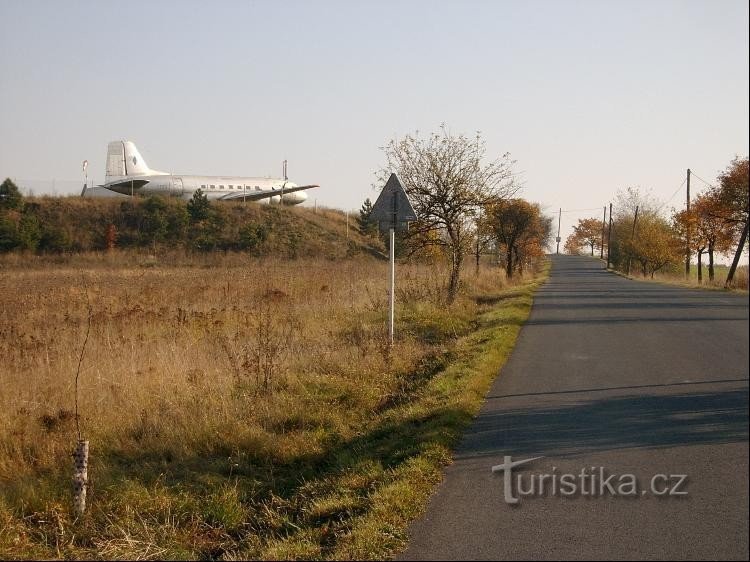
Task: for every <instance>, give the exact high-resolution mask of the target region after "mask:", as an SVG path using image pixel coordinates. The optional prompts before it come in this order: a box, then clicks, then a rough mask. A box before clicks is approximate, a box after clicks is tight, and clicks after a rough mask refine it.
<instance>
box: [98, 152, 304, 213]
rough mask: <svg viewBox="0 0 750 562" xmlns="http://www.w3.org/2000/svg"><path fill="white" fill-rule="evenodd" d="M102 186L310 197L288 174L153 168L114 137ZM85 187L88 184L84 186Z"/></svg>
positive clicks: (289, 200)
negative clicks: (212, 173) (226, 173)
mask: <svg viewBox="0 0 750 562" xmlns="http://www.w3.org/2000/svg"><path fill="white" fill-rule="evenodd" d="M100 187H103V188H105V189H109V190H110V191H114V192H116V193H121V194H123V195H167V196H172V197H180V198H182V199H190V198H191V197H193V194H194V193H195V192H196V191H198V190H201V192H202V193H204V194H205V195H206V197H208V198H209V199H214V200H219V199H220V200H222V201H264V200H265V201H268V202H269V203H283V204H285V205H297V204H299V203H303V202H304V201H306V200H307V194H305V193H304V191H305V190H307V189H312V188H314V187H318V186H317V185H315V184H311V185H297V184H296V183H294V182H290V181H288V180H287V179H286V162H285V163H284V178H270V177H265V178H259V177H241V176H193V175H182V174H180V175H177V174H170V173H167V172H160V171H158V170H152V169H151V168H149V167H148V164H146V161H145V160H144V158H143V156H141V154H140V152H138V149H137V148H136V146H135V144H134V143H132V142H131V141H126V140H121V141H112V142H110V143H109V145H108V146H107V165H106V173H105V182H104V184H103V185H101V186H100ZM84 191H85V188H84Z"/></svg>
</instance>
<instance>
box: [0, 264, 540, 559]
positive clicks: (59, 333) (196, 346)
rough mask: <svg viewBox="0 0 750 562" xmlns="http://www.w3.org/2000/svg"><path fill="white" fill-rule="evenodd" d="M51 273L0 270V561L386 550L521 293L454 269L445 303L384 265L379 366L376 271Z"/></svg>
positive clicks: (429, 282)
mask: <svg viewBox="0 0 750 562" xmlns="http://www.w3.org/2000/svg"><path fill="white" fill-rule="evenodd" d="M13 259H15V258H13ZM72 259H73V261H72V263H74V264H75V267H73V266H71V265H70V263H68V264H65V263H60V264H57V265H54V266H50V265H49V264H48V265H47V266H44V264H43V263H41V262H37V263H35V266H34V267H31V268H28V267H20V264H19V263H18V262H13V261H12V260H11V262H8V261H7V260H6V261H5V262H3V269H4V271H3V274H2V276H0V311H1V313H0V357H2V363H1V364H0V370H1V373H0V380H1V381H2V389H3V390H2V394H1V395H0V491H1V493H0V558H19V557H22V558H47V557H53V558H54V557H65V558H90V557H93V558H214V559H215V558H224V559H232V558H379V557H388V556H391V555H393V554H394V553H396V552H398V551H399V550H400V549H402V548H403V547H404V545H405V541H406V527H407V524H408V523H409V522H410V521H411V520H413V519H414V518H415V517H416V516H418V515H419V514H420V513H421V512H422V511H423V509H424V508H425V506H426V502H427V499H428V497H429V495H430V493H431V491H432V490H433V488H434V486H435V485H436V484H437V483H438V481H439V480H440V478H441V470H442V468H443V467H444V466H445V465H446V463H448V462H450V450H451V447H452V445H453V444H454V443H455V442H456V439H457V438H458V436H459V435H460V433H461V431H462V430H463V429H464V428H465V427H466V424H467V423H468V422H469V421H470V420H471V418H472V417H473V416H474V415H475V413H476V412H477V410H478V408H479V406H480V404H481V402H482V399H483V397H484V395H485V393H486V391H487V389H488V387H489V385H490V383H491V381H492V380H493V379H494V377H495V376H496V375H497V372H498V369H499V368H500V366H501V365H502V364H503V363H504V361H505V360H506V358H507V356H508V354H509V352H510V350H511V348H512V346H513V343H514V341H515V338H516V335H517V333H518V331H519V329H520V326H521V324H522V323H523V322H524V320H525V319H526V317H527V315H528V312H529V308H530V304H531V300H532V293H533V290H534V288H535V287H536V285H537V284H538V282H539V279H540V278H541V277H540V276H538V277H537V278H536V279H526V280H523V281H522V282H521V283H520V284H518V285H511V284H508V283H507V282H506V281H505V280H504V279H503V277H502V274H501V272H500V271H498V269H497V268H492V267H485V268H483V270H482V272H481V273H480V275H478V276H474V273H473V271H472V272H467V275H466V279H467V284H466V286H465V288H464V291H463V292H462V294H461V295H460V297H459V299H458V300H457V302H456V303H454V304H453V305H451V306H447V305H446V304H445V302H444V301H443V294H444V287H443V284H442V279H445V275H444V272H443V271H440V270H439V268H435V267H430V266H415V265H401V266H399V291H398V295H397V297H398V302H399V309H398V330H399V331H398V341H397V343H396V345H395V347H394V348H393V349H392V350H391V349H390V348H389V346H388V345H387V342H386V334H385V329H384V327H385V322H384V321H385V317H386V314H387V304H386V303H387V300H386V281H385V280H386V271H387V269H386V268H387V265H386V264H384V263H383V262H382V261H380V260H375V259H372V258H366V257H359V258H356V259H348V260H343V261H331V260H330V259H300V260H296V261H281V260H273V259H265V260H250V259H246V260H245V259H244V258H242V259H240V258H237V259H238V260H239V261H238V262H237V263H234V264H228V263H227V260H228V259H229V258H227V257H223V258H222V257H216V258H215V259H216V260H217V262H216V263H214V267H202V266H201V265H206V260H210V259H211V258H210V257H204V258H201V260H203V261H202V262H200V263H198V264H196V265H193V266H176V265H163V264H162V263H160V262H159V261H158V259H157V258H153V259H149V260H147V262H146V263H145V265H147V266H148V267H143V265H141V266H133V265H130V262H132V261H133V259H134V258H133V257H132V256H131V255H128V256H125V258H124V259H125V262H126V264H125V265H122V264H118V262H117V258H116V257H115V258H112V257H111V256H110V257H109V258H104V259H102V258H98V259H99V261H97V258H94V257H91V258H86V257H82V258H72ZM14 263H15V265H14ZM82 264H86V265H85V266H84V265H82ZM239 264H242V267H238V265H239ZM87 294H88V299H89V300H90V303H91V307H92V309H91V315H90V317H91V336H90V338H89V341H88V345H87V347H86V354H85V357H84V361H83V368H82V372H81V382H80V398H79V403H80V408H81V427H82V432H83V435H84V437H85V438H87V439H89V440H90V443H91V460H90V463H91V464H90V471H89V474H90V477H91V488H90V495H89V510H88V512H87V513H86V514H85V516H84V517H83V518H81V519H80V520H76V519H75V517H74V515H73V513H72V510H71V476H72V461H71V458H70V454H71V451H72V449H73V447H74V444H75V439H76V434H75V419H74V414H73V408H74V385H73V380H74V374H75V372H76V365H77V362H78V356H79V352H80V349H81V344H82V340H83V335H84V333H85V328H86V323H87V318H88V316H89V313H88V310H87V304H86V303H87V296H86V295H87Z"/></svg>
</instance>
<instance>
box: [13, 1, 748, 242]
mask: <svg viewBox="0 0 750 562" xmlns="http://www.w3.org/2000/svg"><path fill="white" fill-rule="evenodd" d="M748 43H749V39H748V3H747V1H746V0H742V1H739V0H705V1H686V0H683V1H671V0H621V1H607V0H592V1H583V0H581V1H575V2H574V1H569V0H550V1H544V0H531V1H521V0H517V1H516V0H513V1H511V0H505V1H500V0H494V1H461V2H459V1H453V2H441V1H438V0H428V1H418V0H408V1H404V2H396V1H387V0H386V1H384V0H378V1H363V0H351V1H323V0H315V1H291V0H279V1H273V2H272V1H267V2H265V1H257V2H251V1H216V2H205V1H195V2H190V1H168V0H156V1H149V2H140V1H136V0H129V1H126V2H123V1H118V2H114V1H108V0H104V1H83V0H81V1H67V2H58V1H51V0H50V1H37V0H23V1H21V0H0V131H2V134H1V135H0V176H2V177H11V178H15V179H16V180H17V182H18V183H19V184H20V185H21V186H22V187H23V188H26V189H29V188H30V189H33V191H34V193H36V194H41V193H57V194H65V193H79V192H80V186H81V184H82V173H81V163H82V161H83V160H84V159H87V160H88V161H89V176H90V177H91V178H93V179H94V180H95V181H96V182H101V181H103V179H104V161H105V155H106V146H107V143H108V142H109V141H112V140H118V139H128V140H131V141H133V142H135V143H136V145H137V146H138V148H139V150H140V152H141V154H142V155H143V157H144V158H145V159H146V161H147V162H148V164H149V166H151V167H152V168H155V169H159V170H165V171H169V172H173V173H183V174H206V175H244V176H257V175H274V176H278V175H280V174H281V167H282V161H283V160H284V159H287V160H288V161H289V165H288V166H289V177H290V180H292V181H294V182H296V183H317V184H320V186H321V187H320V188H318V189H315V190H313V191H311V192H310V194H309V195H310V197H309V201H308V203H307V204H315V202H316V201H317V204H318V205H325V206H329V207H336V208H340V209H347V210H354V209H358V208H359V207H360V205H361V204H362V202H363V201H364V199H365V198H367V197H370V198H372V199H374V198H375V197H376V196H377V192H376V191H375V190H374V188H373V183H374V182H375V172H376V171H377V170H378V169H379V168H381V167H382V166H383V165H384V164H385V157H384V154H383V152H382V149H381V147H383V146H384V145H385V144H386V143H387V142H388V141H389V140H390V139H394V138H402V137H403V136H404V135H406V134H409V133H414V132H415V131H419V132H420V134H422V135H425V134H428V133H430V132H433V131H438V130H439V129H440V126H441V124H443V123H445V124H446V126H447V127H448V128H449V129H450V131H451V132H452V133H454V134H461V133H463V134H466V135H467V136H470V137H473V136H474V135H476V133H477V131H479V132H480V134H481V136H482V137H483V138H484V139H485V140H486V145H487V157H488V159H489V158H495V157H497V156H500V155H501V154H503V153H505V152H509V153H510V154H511V157H512V158H513V159H514V160H516V164H515V167H514V170H515V172H517V173H518V176H517V178H518V179H519V181H521V182H522V184H523V188H522V190H521V191H520V195H521V196H523V197H524V198H526V199H528V200H531V201H534V202H538V203H540V204H541V205H542V207H543V209H545V211H546V212H548V213H550V214H552V213H553V212H554V213H556V212H557V211H558V209H560V208H562V209H563V210H565V211H567V212H564V213H563V214H562V232H561V235H562V237H563V240H564V239H565V237H566V236H567V234H569V232H570V228H571V226H572V224H574V223H575V221H576V220H577V219H578V218H581V217H587V216H601V210H602V208H603V207H604V206H605V205H607V204H609V203H610V202H611V201H613V199H614V196H615V193H616V192H617V190H619V189H623V188H625V187H627V186H640V188H641V189H642V190H650V191H651V193H652V194H653V195H654V196H655V197H657V198H658V199H660V200H661V201H662V202H665V203H666V204H667V208H668V207H669V206H680V205H684V199H685V194H684V186H683V187H682V188H681V187H680V186H681V184H682V182H683V180H684V178H685V174H686V169H687V168H691V169H692V171H693V172H694V174H696V175H695V176H694V180H693V183H692V191H693V193H695V192H696V191H699V190H700V189H701V188H703V187H704V185H703V183H702V182H701V181H700V180H698V179H697V178H702V179H703V180H705V181H707V182H709V183H711V182H713V181H715V178H716V175H717V174H718V172H719V171H721V170H723V169H724V168H726V166H727V165H728V164H729V162H730V161H731V160H732V158H733V157H734V156H735V155H739V156H746V155H747V154H748V136H749V134H750V133H749V131H748V121H749V120H750V116H749V115H748V105H749V101H748V100H749V95H750V93H749V89H748V82H749V80H748V63H749V60H748ZM581 209H585V210H581ZM589 209H590V210H589Z"/></svg>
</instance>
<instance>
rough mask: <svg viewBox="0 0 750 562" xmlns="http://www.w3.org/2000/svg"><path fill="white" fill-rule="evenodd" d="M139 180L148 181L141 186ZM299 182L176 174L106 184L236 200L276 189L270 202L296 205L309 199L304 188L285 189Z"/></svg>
mask: <svg viewBox="0 0 750 562" xmlns="http://www.w3.org/2000/svg"><path fill="white" fill-rule="evenodd" d="M139 180H147V181H148V183H146V184H145V185H142V186H140V184H141V183H142V182H141V181H139ZM296 187H297V184H296V183H294V182H290V181H284V179H282V178H254V177H240V176H185V175H173V174H159V175H152V174H149V175H142V176H128V177H127V178H126V179H125V180H124V181H122V180H121V181H120V182H118V183H117V185H112V186H108V187H107V188H108V189H110V190H112V191H116V192H117V193H122V194H123V195H139V194H140V195H166V196H171V197H179V198H181V199H190V198H191V197H193V194H194V193H195V192H196V191H197V190H199V189H200V190H201V192H202V193H204V194H205V195H206V197H208V198H209V199H222V198H224V197H226V196H229V195H231V196H232V198H233V199H234V200H237V201H241V200H242V199H243V198H244V197H245V196H247V199H251V198H252V196H253V195H256V194H258V193H259V192H268V191H274V192H278V195H273V196H272V197H268V198H266V200H267V201H268V202H270V203H279V202H281V199H282V194H283V203H284V204H285V205H296V204H299V203H302V202H304V201H306V200H307V194H306V193H305V192H304V191H295V192H293V193H284V191H285V190H288V189H292V188H296Z"/></svg>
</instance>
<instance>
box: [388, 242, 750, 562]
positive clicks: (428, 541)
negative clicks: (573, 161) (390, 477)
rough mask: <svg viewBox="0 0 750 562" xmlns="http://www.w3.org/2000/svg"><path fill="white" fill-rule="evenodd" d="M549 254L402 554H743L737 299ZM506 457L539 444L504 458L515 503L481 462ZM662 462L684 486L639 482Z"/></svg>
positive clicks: (744, 400) (744, 378) (743, 375)
mask: <svg viewBox="0 0 750 562" xmlns="http://www.w3.org/2000/svg"><path fill="white" fill-rule="evenodd" d="M552 260H553V268H552V273H551V276H550V279H549V281H548V282H547V283H546V284H545V285H544V286H543V287H541V288H540V289H539V291H538V292H537V295H536V297H535V301H534V306H533V308H532V311H531V315H530V317H529V320H528V322H527V324H526V325H525V326H524V328H523V329H522V330H521V333H520V335H519V338H518V342H517V344H516V347H515V349H514V351H513V353H512V355H511V357H510V358H509V360H508V363H507V364H506V366H505V367H504V368H503V370H502V372H501V373H500V376H499V377H498V378H497V380H496V381H495V383H494V385H493V386H492V388H491V390H490V392H489V394H488V397H487V400H486V402H485V404H484V406H483V408H482V410H481V413H480V414H479V416H478V417H477V419H476V420H475V421H474V423H473V425H472V426H471V427H470V429H469V431H468V432H467V434H466V435H465V436H464V439H463V440H462V442H461V444H460V445H459V447H458V449H457V451H456V454H455V461H454V463H453V464H452V465H451V466H449V467H448V469H447V470H446V474H445V479H444V481H443V483H442V484H441V485H440V487H439V488H438V490H437V492H436V493H435V495H434V496H433V497H432V499H431V501H430V505H429V507H428V511H427V514H426V515H425V517H423V518H422V519H420V520H418V521H417V522H415V523H414V524H413V525H412V527H411V529H410V535H411V541H410V544H409V547H408V549H407V550H406V551H405V552H404V553H402V554H401V556H400V558H401V559H405V560H411V559H434V560H449V559H592V560H595V559H744V560H747V559H748V297H747V296H742V295H735V294H729V293H725V292H720V291H717V292H714V291H699V290H690V289H683V288H677V287H671V286H667V285H661V284H655V283H645V282H639V281H631V280H628V279H625V278H622V277H619V276H617V275H614V274H612V273H608V272H607V271H605V270H604V269H603V267H602V264H601V262H599V261H598V260H594V259H591V258H585V257H571V256H559V257H553V258H552ZM506 455H510V456H511V457H512V460H513V461H517V460H525V459H529V458H533V457H543V458H540V459H538V460H534V461H532V462H530V463H527V464H525V465H523V466H518V467H516V468H514V469H513V470H512V475H511V486H510V490H509V491H510V493H511V495H512V496H513V497H516V498H518V499H519V503H518V504H516V505H510V504H508V503H506V501H505V499H504V498H505V476H504V475H505V473H504V471H500V472H495V473H493V472H492V470H491V468H492V467H493V466H495V465H498V464H501V463H503V462H504V457H505V456H506ZM600 468H601V469H603V470H604V472H603V473H601V472H599V470H600ZM582 469H586V472H585V473H584V476H583V478H581V471H582ZM543 474H549V475H550V476H548V477H547V479H546V480H544V486H545V493H544V494H540V493H539V492H538V490H539V480H540V478H541V477H542V475H543ZM565 474H567V475H573V476H575V478H576V479H575V480H573V481H572V482H573V484H572V485H571V478H573V476H571V477H570V478H567V482H568V484H565V485H563V480H564V479H563V478H562V477H563V475H565ZM587 474H588V475H591V474H594V475H596V477H597V479H596V480H594V483H593V485H592V478H591V477H590V476H588V477H587V476H586V475H587ZM601 474H603V478H601V477H600V475H601ZM660 474H662V475H666V476H668V477H669V476H670V475H687V477H686V479H685V481H684V482H682V485H679V476H674V477H670V479H669V480H668V481H665V480H662V479H661V477H657V478H656V480H655V482H654V483H655V488H654V489H655V490H656V491H657V492H661V491H662V490H663V489H664V487H665V485H668V486H669V487H673V486H677V488H676V489H675V490H674V491H675V492H687V494H686V495H672V496H670V495H669V494H667V495H665V496H659V495H657V494H655V493H653V492H652V488H651V482H652V478H653V477H654V476H656V475H660ZM613 475H614V478H613V479H612V480H610V481H608V482H609V484H610V486H612V487H613V488H614V490H615V494H612V493H611V492H610V491H609V488H608V487H607V486H604V487H602V481H603V480H606V479H607V478H608V477H610V476H613ZM629 475H632V477H633V478H635V479H637V488H636V490H635V493H634V494H632V495H631V492H633V488H632V487H631V486H630V485H629V483H630V482H631V476H629ZM555 476H556V477H557V484H556V488H555V489H554V490H552V489H551V488H552V481H553V479H554V477H555ZM519 477H520V478H521V482H520V485H521V486H522V488H521V492H527V491H528V490H529V489H530V487H531V484H532V483H534V484H535V486H536V490H535V494H526V495H521V493H520V492H519V489H518V484H519V482H518V481H517V478H519ZM571 486H575V487H571ZM563 489H565V492H566V493H568V494H570V495H564V494H563ZM592 490H593V493H592Z"/></svg>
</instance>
